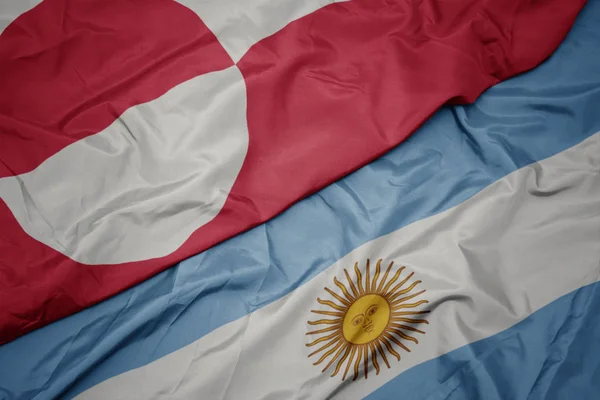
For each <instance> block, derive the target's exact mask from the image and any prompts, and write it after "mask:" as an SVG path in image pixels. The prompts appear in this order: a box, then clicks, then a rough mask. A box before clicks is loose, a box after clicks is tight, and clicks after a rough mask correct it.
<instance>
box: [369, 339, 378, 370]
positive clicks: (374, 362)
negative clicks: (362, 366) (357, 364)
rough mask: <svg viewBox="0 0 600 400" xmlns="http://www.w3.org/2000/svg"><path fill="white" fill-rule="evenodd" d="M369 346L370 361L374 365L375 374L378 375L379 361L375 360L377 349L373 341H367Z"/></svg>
mask: <svg viewBox="0 0 600 400" xmlns="http://www.w3.org/2000/svg"><path fill="white" fill-rule="evenodd" d="M369 347H370V348H371V362H372V363H373V366H374V367H375V375H379V363H378V362H377V350H375V345H374V344H373V342H371V343H369Z"/></svg>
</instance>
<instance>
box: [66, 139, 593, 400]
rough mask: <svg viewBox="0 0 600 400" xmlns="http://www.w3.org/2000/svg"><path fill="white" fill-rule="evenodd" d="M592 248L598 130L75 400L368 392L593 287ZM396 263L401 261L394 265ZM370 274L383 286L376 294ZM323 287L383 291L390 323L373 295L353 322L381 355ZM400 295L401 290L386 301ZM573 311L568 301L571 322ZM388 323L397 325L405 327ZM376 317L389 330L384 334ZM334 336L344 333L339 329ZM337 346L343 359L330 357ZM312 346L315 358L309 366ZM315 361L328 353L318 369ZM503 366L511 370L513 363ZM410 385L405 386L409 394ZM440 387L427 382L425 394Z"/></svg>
mask: <svg viewBox="0 0 600 400" xmlns="http://www.w3.org/2000/svg"><path fill="white" fill-rule="evenodd" d="M492 210H493V211H492ZM599 255H600V132H599V133H596V134H594V135H592V136H591V137H589V138H587V139H586V140H584V141H583V142H581V143H579V144H577V145H575V146H573V147H571V148H569V149H567V150H565V151H562V152H560V153H558V154H557V155H555V156H553V157H550V158H547V159H544V160H541V161H539V162H537V163H534V164H531V165H528V166H526V167H524V168H521V169H519V170H517V171H515V172H514V173H511V174H509V175H508V176H506V177H503V178H502V179H500V180H498V181H496V182H494V183H493V184H491V185H489V186H487V187H486V188H484V189H482V190H481V191H480V192H479V193H477V194H476V195H475V196H473V197H472V198H470V199H468V200H466V201H464V202H462V203H461V204H459V205H457V206H455V207H452V208H451V209H449V210H446V211H444V212H442V213H439V214H437V215H434V216H431V217H429V218H425V219H421V220H419V221H416V222H414V223H413V224H410V225H408V226H406V227H403V228H401V229H399V230H397V231H394V232H392V233H390V234H388V235H383V236H381V237H378V238H377V239H375V240H373V241H370V242H367V243H365V244H364V245H362V246H360V247H358V248H356V249H353V250H352V251H351V252H350V253H348V254H346V255H345V256H344V257H342V258H341V259H339V260H337V261H336V262H335V263H334V264H333V265H331V266H328V267H327V268H326V270H325V271H323V272H322V273H320V274H318V275H317V276H315V277H314V278H313V279H311V280H310V281H308V282H306V283H305V284H303V285H302V286H300V287H298V288H296V289H295V290H294V291H293V292H291V293H290V294H289V295H287V296H285V297H282V298H280V299H277V300H276V301H274V302H273V303H271V304H269V305H267V306H265V307H262V308H260V309H258V310H256V311H254V312H252V313H251V314H249V315H247V316H244V317H242V318H240V319H237V320H235V321H233V322H231V323H229V324H226V325H224V326H222V327H220V328H218V329H216V330H214V331H213V332H210V333H209V334H207V335H205V336H204V337H202V338H201V339H199V340H198V341H196V342H194V343H193V344H191V345H189V346H186V347H185V348H182V349H179V350H176V351H175V352H173V353H171V354H169V355H167V356H165V357H163V358H161V359H159V360H156V361H155V362H152V363H149V364H147V365H145V366H143V367H141V368H138V369H135V370H133V371H129V372H126V373H124V374H121V375H119V376H116V377H114V378H111V379H108V380H107V381H105V382H102V383H101V384H100V385H98V386H96V387H93V388H91V389H90V390H88V391H85V392H83V393H82V394H81V396H77V397H76V398H77V399H88V400H96V399H97V400H100V399H104V398H111V399H114V400H126V399H127V400H134V399H135V400H145V399H159V398H161V397H162V393H169V398H170V399H173V400H185V399H190V398H197V397H202V396H206V397H207V398H217V399H223V400H235V399H240V398H248V399H274V398H286V399H298V400H299V399H330V398H331V399H344V400H352V399H362V398H363V397H364V396H365V395H368V394H369V393H371V392H372V391H373V390H375V389H377V388H378V387H380V386H381V385H384V384H385V383H386V382H387V381H388V380H389V379H390V378H391V377H393V376H394V375H398V376H399V377H400V379H402V378H401V377H402V373H403V372H404V371H406V370H408V369H410V368H411V367H413V366H416V365H419V364H421V363H422V362H423V361H428V360H430V359H435V358H436V357H437V356H439V355H440V354H445V353H448V352H450V351H452V350H454V349H456V348H460V347H463V346H465V345H469V344H470V343H472V342H475V341H477V340H480V339H487V338H488V337H490V336H493V335H494V334H496V333H499V332H502V331H503V330H505V329H507V328H510V327H512V326H514V325H515V324H516V323H518V322H519V321H521V320H522V319H524V318H526V317H528V316H529V315H531V314H533V313H536V312H537V311H538V310H540V309H541V308H542V307H544V306H546V305H548V304H550V303H552V302H553V301H554V300H556V299H557V298H560V297H562V296H564V295H568V294H569V293H571V292H573V291H575V290H578V289H579V288H580V287H582V286H586V285H589V284H592V283H595V282H596V281H598V280H599V279H600V260H599V259H598V256H599ZM369 259H370V261H371V262H370V263H368V261H367V260H369ZM392 261H393V262H394V265H397V266H396V269H394V268H393V267H394V265H390V266H389V267H388V264H390V263H391V262H392ZM355 263H356V264H355ZM567 263H569V264H570V265H569V269H568V270H565V264H567ZM376 264H377V265H378V266H379V271H380V273H379V274H377V272H375V271H376V266H375V265H376ZM353 266H354V268H353ZM389 271H391V272H389ZM348 272H349V274H348ZM388 272H389V273H388ZM378 275H379V280H378V281H377V283H379V286H380V287H381V289H377V288H375V289H371V288H370V286H371V285H370V283H371V279H374V280H373V282H375V280H377V278H376V277H377V276H378ZM348 276H349V277H348ZM546 276H551V277H554V278H556V279H548V280H546V279H543V277H546ZM335 279H337V282H342V283H343V284H344V285H346V287H349V289H348V290H347V292H348V293H349V294H348V295H345V294H344V292H340V291H339V290H337V288H336V286H338V285H337V283H336V284H335V286H334V282H336V280H335ZM540 281H543V284H540ZM390 285H391V286H390ZM324 287H328V288H329V289H330V290H333V293H335V292H338V296H340V295H345V296H346V298H349V296H352V294H350V291H351V292H352V293H353V294H354V295H355V296H360V295H361V294H362V293H364V291H365V290H367V293H369V294H367V295H366V296H364V297H359V299H358V300H354V299H355V298H353V297H350V298H351V301H354V303H353V304H356V305H358V306H360V304H358V303H359V302H360V301H361V300H363V301H365V302H366V304H369V302H370V301H371V300H369V296H373V295H374V294H373V293H376V295H379V296H384V297H387V298H389V299H391V300H390V302H389V303H388V304H390V306H389V309H388V310H387V314H388V315H391V319H390V320H389V321H386V323H382V325H377V321H379V322H382V319H384V318H387V317H386V316H385V315H384V314H381V312H384V313H385V312H386V311H385V310H379V311H378V310H377V308H382V307H383V306H384V304H385V303H382V302H375V303H374V305H375V307H377V308H376V309H375V312H374V313H373V314H369V313H366V312H365V313H364V314H363V313H360V314H358V315H357V316H358V317H359V319H358V321H361V320H362V321H364V320H365V318H367V321H369V325H368V326H370V327H371V329H370V330H366V331H364V332H363V333H364V335H362V339H369V340H371V341H370V343H375V344H378V345H380V349H379V356H378V357H372V356H371V357H369V356H368V354H367V356H366V357H365V356H363V353H364V351H363V348H362V347H359V346H361V345H362V344H363V343H362V342H353V341H352V340H353V339H352V337H354V338H356V337H361V334H360V330H359V329H360V324H358V329H356V326H355V328H353V329H352V330H350V331H348V330H347V329H348V328H349V327H348V326H347V324H346V320H345V318H347V317H348V315H350V316H351V315H352V314H353V312H352V307H354V305H352V306H351V307H350V311H347V310H346V309H345V307H344V303H343V302H342V301H341V300H340V299H339V298H336V297H334V296H333V295H328V293H327V292H326V291H325V290H324V289H323V288H324ZM338 287H339V286H338ZM367 288H368V289H367ZM388 289H389V291H388ZM396 290H397V292H396V293H398V296H393V295H390V293H395V291H396ZM340 298H342V299H343V297H340ZM317 299H321V301H318V300H317ZM396 299H397V300H396ZM396 301H397V303H396ZM364 304H365V303H363V305H364ZM360 308H362V307H360ZM580 308H584V310H585V307H581V306H580ZM363 309H364V308H363ZM371 309H372V308H371ZM309 310H310V311H309ZM390 310H391V311H390ZM339 311H341V312H342V313H341V315H342V316H344V315H345V317H344V325H343V328H341V327H338V326H336V325H335V324H328V323H324V322H322V319H323V318H328V319H327V321H329V322H331V321H333V322H335V321H336V319H335V317H336V315H340V314H336V312H339ZM318 313H321V314H318ZM354 313H357V312H356V311H354ZM579 313H581V309H575V310H573V314H572V316H571V317H572V318H575V317H576V315H578V314H579ZM369 317H371V318H373V319H369ZM395 318H397V319H395ZM307 320H308V321H312V322H313V323H317V325H310V322H308V324H307ZM319 321H321V322H319ZM392 321H400V322H402V323H403V324H402V325H401V327H400V328H398V329H400V331H396V330H395V329H394V328H395V327H396V325H395V324H394V322H392ZM373 324H375V326H379V327H380V328H381V329H382V332H386V333H390V332H394V333H393V334H391V336H385V334H382V335H383V336H379V331H376V330H373V329H376V328H374V327H373ZM388 324H389V325H388ZM409 324H410V326H409ZM365 326H366V325H365ZM386 326H387V327H386ZM342 330H343V334H344V338H345V339H344V340H342V338H340V337H336V336H335V334H336V332H340V331H342ZM350 332H354V333H355V334H356V333H358V335H355V336H352V335H351V333H350ZM395 334H397V336H398V337H397V338H396V339H394V340H395V341H394V340H392V339H391V337H393V336H394V335H395ZM373 340H374V342H373ZM332 343H333V346H334V347H333V349H336V347H335V345H336V344H337V347H338V348H339V350H337V351H338V352H342V351H343V354H344V356H343V358H342V356H341V354H340V355H338V356H337V357H336V356H335V355H334V354H328V353H327V350H329V351H331V350H330V349H331V347H327V345H328V344H332ZM340 346H341V347H340ZM307 347H309V348H307ZM319 349H320V350H321V352H318V351H319ZM357 349H358V350H357ZM486 350H489V349H486ZM349 351H350V353H348V352H349ZM313 352H318V353H316V354H317V356H316V357H315V358H314V359H310V360H307V358H310V356H309V355H308V354H309V353H310V354H312V353H313ZM386 353H387V357H386V358H384V356H385V354H386ZM317 357H319V358H317ZM321 357H325V358H321ZM317 359H322V360H325V361H323V363H322V364H321V365H313V363H315V362H317ZM377 359H379V362H380V363H381V365H379V364H375V362H376V360H377ZM336 361H337V362H336ZM363 361H365V362H366V365H364V364H363ZM331 362H333V363H334V365H331V369H329V370H326V371H324V372H325V373H322V369H323V368H325V366H327V365H329V363H331ZM532 362H533V360H532ZM375 365H377V367H375ZM504 368H507V369H512V368H514V365H513V364H512V363H511V362H507V363H506V364H505V365H504ZM429 376H431V374H430V375H429ZM429 376H428V377H429ZM344 378H346V379H345V382H343V380H344ZM403 381H405V380H403ZM482 384H484V382H482ZM413 385H415V383H408V384H404V385H403V387H404V389H405V390H406V391H407V392H409V393H411V392H412V386H413ZM524 385H525V382H522V383H521V385H519V387H521V386H524ZM435 389H436V388H435V387H432V385H427V386H425V387H423V389H422V392H423V394H424V396H423V397H427V395H429V394H432V393H435V391H436V390H435ZM582 390H585V388H582ZM522 397H523V396H521V395H519V398H522Z"/></svg>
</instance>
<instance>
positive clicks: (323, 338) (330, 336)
mask: <svg viewBox="0 0 600 400" xmlns="http://www.w3.org/2000/svg"><path fill="white" fill-rule="evenodd" d="M339 334H340V333H339V332H333V333H332V334H331V335H327V336H322V337H320V338H318V339H317V340H315V341H314V342H311V343H308V344H307V345H306V347H313V346H314V345H316V344H319V343H322V342H325V341H327V340H329V339H332V338H334V337H336V336H338V335H339Z"/></svg>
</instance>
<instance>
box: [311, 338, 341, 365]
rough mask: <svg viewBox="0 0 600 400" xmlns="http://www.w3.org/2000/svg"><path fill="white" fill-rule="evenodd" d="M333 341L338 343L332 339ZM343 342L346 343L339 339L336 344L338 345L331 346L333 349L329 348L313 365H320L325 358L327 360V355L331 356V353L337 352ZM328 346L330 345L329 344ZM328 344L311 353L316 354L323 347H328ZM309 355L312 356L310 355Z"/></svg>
mask: <svg viewBox="0 0 600 400" xmlns="http://www.w3.org/2000/svg"><path fill="white" fill-rule="evenodd" d="M331 343H336V341H335V340H334V341H332V342H331ZM343 344H344V342H342V341H341V340H338V341H337V344H336V345H335V346H334V347H333V348H331V349H329V350H327V352H325V353H323V354H322V355H321V358H319V360H318V361H317V362H315V363H313V365H319V364H321V363H322V362H323V360H325V359H326V358H327V357H329V356H330V355H332V354H333V353H334V352H335V351H336V350H337V349H339V348H340V346H341V345H343ZM327 346H329V344H327ZM327 346H323V347H321V348H320V349H319V350H317V351H315V352H313V353H311V355H313V354H315V353H317V352H319V351H321V350H322V349H324V348H325V347H327ZM309 357H310V356H309Z"/></svg>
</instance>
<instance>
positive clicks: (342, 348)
mask: <svg viewBox="0 0 600 400" xmlns="http://www.w3.org/2000/svg"><path fill="white" fill-rule="evenodd" d="M342 343H343V344H344V346H342V347H340V349H339V350H338V351H337V353H335V355H334V356H333V357H332V358H331V360H329V362H328V363H327V365H326V366H325V368H323V370H322V371H321V373H323V372H325V371H326V370H327V368H329V367H331V364H333V363H334V362H335V361H336V360H337V358H338V357H339V356H340V354H341V353H342V351H344V350H345V349H347V348H348V346H349V344H348V343H346V342H342ZM331 376H333V375H331Z"/></svg>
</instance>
